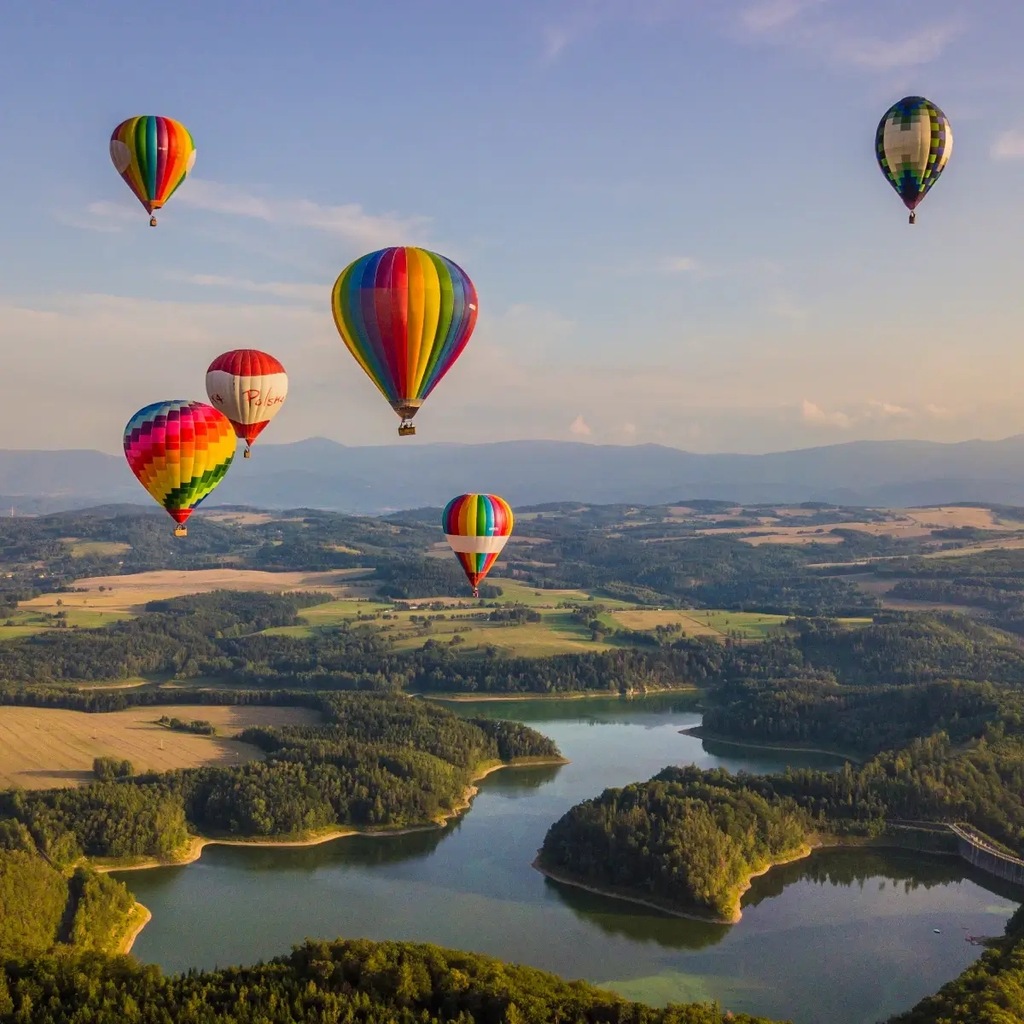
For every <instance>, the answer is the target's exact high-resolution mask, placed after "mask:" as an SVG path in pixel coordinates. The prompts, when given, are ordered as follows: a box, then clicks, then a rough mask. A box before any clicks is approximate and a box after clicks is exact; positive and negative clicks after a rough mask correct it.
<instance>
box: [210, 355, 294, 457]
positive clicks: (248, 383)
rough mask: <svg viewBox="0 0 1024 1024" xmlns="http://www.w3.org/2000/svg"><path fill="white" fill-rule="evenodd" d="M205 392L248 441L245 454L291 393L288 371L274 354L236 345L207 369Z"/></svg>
mask: <svg viewBox="0 0 1024 1024" xmlns="http://www.w3.org/2000/svg"><path fill="white" fill-rule="evenodd" d="M206 393H207V395H208V396H209V398H210V402H211V404H212V405H213V407H214V408H215V409H219V410H220V411H221V412H222V413H224V415H225V416H227V418H228V419H229V420H230V421H231V425H232V426H233V427H234V428H235V433H236V434H237V435H238V436H239V437H240V438H241V439H242V440H243V441H244V442H245V458H249V449H250V447H251V446H252V443H253V441H255V440H256V438H257V437H258V436H259V434H260V432H261V431H262V430H263V428H264V427H265V426H266V425H267V424H268V423H269V422H270V421H271V420H272V419H273V418H274V417H275V416H276V415H277V412H278V410H279V409H280V408H281V406H282V405H283V404H284V400H285V398H286V397H287V395H288V374H286V373H285V372H284V367H283V366H282V365H281V364H280V363H279V362H278V361H277V360H276V359H275V358H274V357H273V356H271V355H268V354H267V353H266V352H260V351H259V349H255V348H236V349H233V350H232V351H231V352H225V353H224V354H223V355H219V356H217V358H216V359H214V361H213V362H212V363H210V368H209V369H208V370H207V371H206Z"/></svg>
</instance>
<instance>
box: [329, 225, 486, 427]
mask: <svg viewBox="0 0 1024 1024" xmlns="http://www.w3.org/2000/svg"><path fill="white" fill-rule="evenodd" d="M331 310H332V312H333V313H334V323H335V325H336V326H337V328H338V332H339V333H340V334H341V337H342V339H343V340H344V342H345V344H346V345H347V346H348V350H349V351H350V352H351V353H352V355H353V356H354V357H355V360H356V362H357V363H359V365H360V366H361V367H362V368H363V370H364V371H365V372H366V375H367V376H368V377H369V378H370V380H372V381H373V383H374V384H376V385H377V387H378V389H379V390H380V393H381V394H382V395H383V396H384V397H385V398H386V399H387V400H388V402H390V403H391V407H392V408H393V409H394V410H395V412H396V413H398V415H399V416H401V418H402V422H401V425H400V426H399V428H398V433H399V435H400V436H402V437H404V436H406V435H408V434H415V433H416V428H415V427H414V426H413V425H412V423H411V422H410V421H411V420H412V418H413V416H415V415H416V411H417V410H418V409H419V407H420V406H421V405H422V404H423V402H424V401H425V400H426V398H427V396H428V395H429V394H430V392H431V391H433V390H434V388H435V387H436V386H437V384H438V382H439V381H440V380H441V378H442V377H443V376H444V375H445V374H446V373H447V372H448V371H449V370H450V369H451V368H452V365H453V364H454V362H455V360H456V359H458V358H459V356H460V355H461V353H462V350H463V349H464V348H465V347H466V343H467V342H468V341H469V338H470V335H471V334H472V333H473V328H474V327H475V326H476V316H477V298H476V289H475V288H474V287H473V282H472V281H470V279H469V277H467V276H466V273H465V271H463V270H462V268H461V267H459V266H456V264H454V263H452V261H451V260H449V259H446V258H445V257H444V256H439V255H438V254H437V253H435V252H428V251H427V250H426V249H417V248H416V247H415V246H411V245H406V246H396V247H393V248H390V249H380V250H378V251H377V252H371V253H370V254H369V255H367V256H361V257H360V258H359V259H357V260H356V261H355V262H354V263H350V264H349V265H348V266H347V267H346V268H345V269H344V270H343V271H342V272H341V276H340V277H339V278H338V280H337V281H336V282H335V284H334V291H333V292H332V294H331Z"/></svg>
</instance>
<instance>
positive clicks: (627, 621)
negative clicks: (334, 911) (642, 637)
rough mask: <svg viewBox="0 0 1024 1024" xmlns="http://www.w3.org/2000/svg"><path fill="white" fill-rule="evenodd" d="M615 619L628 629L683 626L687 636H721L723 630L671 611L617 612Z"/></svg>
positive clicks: (690, 616)
mask: <svg viewBox="0 0 1024 1024" xmlns="http://www.w3.org/2000/svg"><path fill="white" fill-rule="evenodd" d="M614 619H615V621H616V622H618V623H619V624H620V625H622V626H624V627H625V628H626V629H636V630H651V629H654V628H655V626H682V627H683V630H684V631H685V632H686V634H687V636H719V635H720V633H721V630H718V629H715V627H714V626H712V625H711V624H710V623H709V622H707V621H702V620H701V619H698V618H695V617H694V616H692V615H687V614H686V613H685V612H680V611H672V610H671V609H670V610H668V611H619V610H616V611H615V613H614Z"/></svg>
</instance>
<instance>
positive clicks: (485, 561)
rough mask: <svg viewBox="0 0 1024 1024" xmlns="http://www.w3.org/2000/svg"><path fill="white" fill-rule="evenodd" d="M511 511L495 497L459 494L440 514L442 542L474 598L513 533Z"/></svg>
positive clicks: (492, 495)
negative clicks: (459, 569) (446, 544)
mask: <svg viewBox="0 0 1024 1024" xmlns="http://www.w3.org/2000/svg"><path fill="white" fill-rule="evenodd" d="M512 520H513V516H512V509H511V508H509V505H508V502H507V501H505V499H504V498H499V497H498V496H497V495H496V494H460V495H459V496H458V497H457V498H452V500H451V501H449V502H448V504H447V505H445V507H444V511H443V512H442V513H441V528H442V529H443V530H444V534H445V540H447V541H448V544H449V545H450V546H451V549H452V551H454V552H455V557H456V558H458V560H459V564H460V565H461V566H462V570H463V572H465V574H466V578H467V579H468V580H469V583H470V586H471V587H472V588H473V596H474V597H479V596H480V592H479V590H478V589H477V588H478V587H479V586H480V583H481V581H482V580H483V578H484V577H485V576H486V575H487V574H488V573H489V572H490V571H491V567H492V566H493V565H494V563H495V562H496V561H497V558H498V555H500V554H501V549H502V548H503V547H504V546H505V543H506V542H507V541H508V539H509V537H510V536H511V534H512Z"/></svg>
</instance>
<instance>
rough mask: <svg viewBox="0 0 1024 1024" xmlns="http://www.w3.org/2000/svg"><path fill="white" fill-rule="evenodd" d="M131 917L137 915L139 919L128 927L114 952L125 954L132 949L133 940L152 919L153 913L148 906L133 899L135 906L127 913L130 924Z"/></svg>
mask: <svg viewBox="0 0 1024 1024" xmlns="http://www.w3.org/2000/svg"><path fill="white" fill-rule="evenodd" d="M133 917H137V918H138V919H139V920H138V922H137V923H136V924H135V925H134V927H129V930H128V932H127V934H125V935H124V937H123V938H122V939H121V941H120V942H119V943H118V944H117V949H116V950H115V951H114V952H115V953H117V954H119V955H122V956H126V955H127V954H128V953H130V952H131V951H132V946H134V945H135V940H136V939H137V938H138V937H139V936H140V935H141V934H142V929H143V928H145V927H146V925H147V924H149V922H150V921H152V920H153V913H152V911H151V910H150V909H149V907H145V906H143V905H142V904H141V903H139V901H138V900H136V901H135V906H133V907H132V909H131V913H130V914H129V915H128V923H129V925H131V921H132V918H133Z"/></svg>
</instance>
